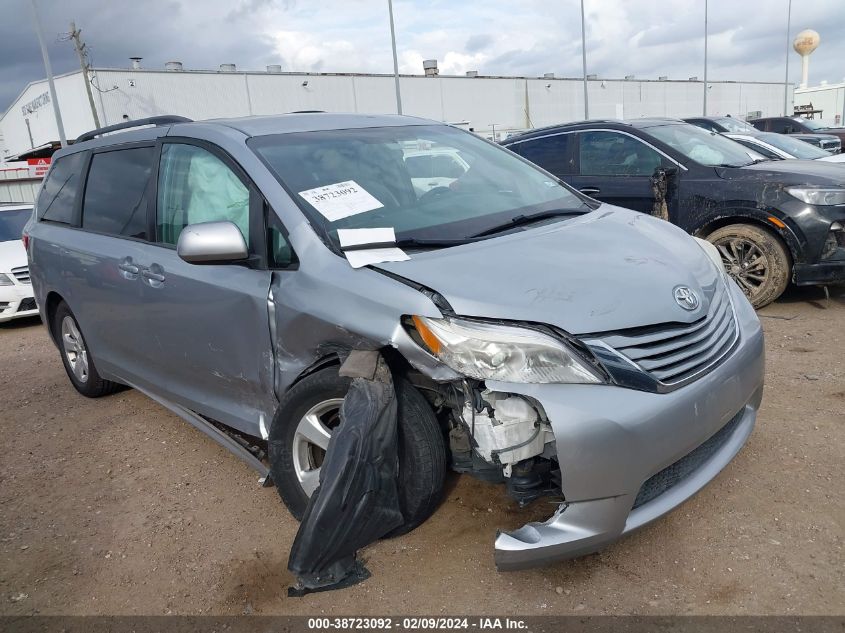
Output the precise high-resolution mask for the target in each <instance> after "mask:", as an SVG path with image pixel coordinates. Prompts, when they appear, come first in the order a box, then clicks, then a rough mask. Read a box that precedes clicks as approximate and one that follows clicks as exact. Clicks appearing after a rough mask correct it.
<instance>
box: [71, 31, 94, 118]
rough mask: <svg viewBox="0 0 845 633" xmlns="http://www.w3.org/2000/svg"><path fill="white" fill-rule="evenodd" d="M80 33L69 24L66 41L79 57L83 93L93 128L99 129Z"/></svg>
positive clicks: (84, 48) (86, 52)
mask: <svg viewBox="0 0 845 633" xmlns="http://www.w3.org/2000/svg"><path fill="white" fill-rule="evenodd" d="M81 35H82V31H81V30H79V29H77V28H76V22H71V23H70V33H68V35H67V39H69V40H73V47H74V48H75V49H76V54H77V55H78V56H79V67H80V68H81V69H82V79H83V80H84V81H85V92H87V93H88V103H89V104H90V105H91V115H92V116H93V117H94V127H95V128H98V127H100V117H99V116H98V115H97V107H96V106H95V105H94V95H93V94H92V93H91V79H90V77H89V76H88V72H89V71H90V70H91V68H90V66H89V65H88V50H87V49H86V47H85V42H83V41H82V38H81V37H80V36H81Z"/></svg>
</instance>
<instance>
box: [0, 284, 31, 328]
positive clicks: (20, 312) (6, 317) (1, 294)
mask: <svg viewBox="0 0 845 633" xmlns="http://www.w3.org/2000/svg"><path fill="white" fill-rule="evenodd" d="M30 306H31V307H30ZM37 314H38V307H37V306H36V305H35V299H34V298H33V296H32V286H28V285H19V284H15V285H13V286H2V287H0V323H4V322H5V321H10V320H12V319H17V318H18V317H26V316H35V315H37Z"/></svg>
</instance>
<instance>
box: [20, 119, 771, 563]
mask: <svg viewBox="0 0 845 633" xmlns="http://www.w3.org/2000/svg"><path fill="white" fill-rule="evenodd" d="M124 128H125V129H124ZM104 132H110V133H109V134H107V135H106V134H104ZM427 154H430V155H431V156H432V157H444V156H447V157H450V158H451V159H452V160H451V162H452V163H455V164H458V165H459V166H460V168H459V169H458V168H456V167H455V165H451V166H449V167H448V168H447V170H448V173H444V174H440V176H442V178H439V179H438V180H436V181H434V182H435V183H436V184H435V185H431V183H429V182H428V181H427V178H420V177H418V176H419V174H418V173H417V172H419V169H416V171H415V172H414V174H416V176H415V175H414V174H412V173H410V172H409V169H408V158H409V157H412V158H413V162H414V163H416V164H417V165H416V167H418V166H419V164H420V163H422V162H423V160H422V159H421V158H420V157H421V156H426V155H427ZM431 163H432V164H431V165H429V166H428V167H426V169H429V168H430V169H431V170H433V171H432V177H437V176H438V174H436V173H434V172H435V171H437V170H436V169H435V165H434V164H435V163H438V164H446V163H449V161H445V162H444V161H441V160H440V159H439V158H438V160H432V161H431ZM24 240H25V243H26V246H27V251H28V256H29V265H30V273H31V276H32V285H33V288H34V290H35V296H36V299H37V303H38V306H39V309H40V312H41V316H42V318H43V320H44V322H45V323H46V324H47V328H48V331H49V334H50V336H51V337H52V339H53V341H54V342H55V344H56V346H57V347H58V349H59V352H60V355H61V359H62V362H63V363H64V367H65V369H66V371H67V375H68V378H69V379H70V381H71V383H72V384H73V386H74V387H75V388H76V389H77V390H78V391H79V392H80V393H81V394H83V395H85V396H88V397H98V396H105V395H107V394H109V393H112V392H114V391H115V390H116V389H118V388H120V386H122V385H127V386H130V387H133V388H135V389H138V390H140V391H141V392H143V393H145V394H147V395H148V396H150V397H151V398H153V399H155V400H156V401H158V402H160V403H161V404H163V405H164V406H166V407H168V408H169V409H170V410H171V411H173V412H175V413H177V414H178V415H180V416H182V417H183V418H184V419H185V420H187V421H189V422H191V423H192V424H194V425H195V426H197V427H199V428H201V429H202V430H204V431H205V432H206V433H207V434H208V435H210V436H212V437H214V438H215V439H217V440H218V441H220V442H221V443H224V444H225V443H226V441H225V439H224V438H229V437H232V436H236V437H238V438H239V439H240V441H239V442H238V443H235V442H232V443H231V444H232V446H234V447H236V448H233V450H236V449H237V448H239V447H241V446H242V445H244V444H247V445H250V446H255V447H259V448H255V449H254V453H253V455H254V457H253V461H252V463H253V465H255V466H256V468H259V469H260V468H262V467H264V468H266V466H263V465H262V462H261V461H260V459H259V458H262V457H263V455H262V454H261V452H260V447H261V446H264V447H265V449H266V448H267V447H268V446H269V455H268V456H267V457H268V459H269V473H270V480H271V481H272V482H273V483H274V484H275V486H276V487H277V489H278V491H279V493H280V495H281V498H282V499H283V501H284V502H285V504H286V505H287V507H288V508H289V509H290V511H291V513H292V514H293V515H294V516H296V517H297V518H301V517H302V515H303V513H304V511H305V509H306V506H307V504H308V499H309V496H310V495H311V494H312V493H313V492H314V490H315V489H316V488H317V486H318V484H319V483H320V479H319V477H320V465H321V464H322V463H323V459H324V457H325V456H326V450H327V449H328V448H329V446H330V438H331V437H332V433H333V430H334V429H336V428H337V425H338V424H339V423H340V417H339V415H338V411H339V408H340V405H341V403H342V402H343V398H344V396H345V394H346V392H347V389H348V387H349V384H350V382H349V381H350V379H349V378H347V377H343V376H341V375H339V373H338V367H339V365H340V364H341V363H342V362H343V361H344V359H345V358H346V357H347V356H348V355H349V354H350V352H352V351H358V350H379V351H380V352H381V353H382V355H383V357H384V358H385V359H386V360H387V362H388V364H389V366H390V368H391V372H392V373H393V374H394V376H395V378H396V385H397V386H396V389H397V394H398V400H399V416H398V419H399V430H400V431H399V434H400V439H399V441H400V450H399V455H400V462H399V469H400V482H399V495H400V502H401V507H402V511H403V516H404V519H405V525H404V527H403V529H404V530H410V529H412V528H413V527H414V526H416V525H418V524H419V523H421V522H422V521H424V520H425V519H426V518H427V517H428V516H429V515H430V514H431V513H432V512H433V511H434V510H435V508H436V506H437V504H438V502H439V500H440V497H441V493H442V489H443V483H444V476H445V472H446V470H447V469H452V470H455V471H458V472H462V473H469V474H472V475H475V476H478V477H481V478H483V479H485V480H486V481H492V482H496V483H498V484H501V485H502V488H503V492H506V493H507V494H509V495H510V496H511V497H513V499H514V502H515V503H516V504H519V505H520V506H522V505H525V504H527V503H530V502H531V501H533V500H535V499H537V498H539V497H547V498H551V499H553V500H554V501H555V503H556V504H557V505H556V506H555V507H556V508H557V509H556V510H555V511H554V512H553V514H552V516H551V517H550V518H549V519H548V520H547V521H545V522H541V523H537V522H533V523H528V524H526V525H525V526H523V527H522V528H520V529H518V530H516V531H513V532H501V533H499V534H498V535H497V537H496V539H495V558H496V562H497V564H498V566H499V568H500V569H518V568H522V567H528V566H532V565H537V564H543V563H548V562H550V561H554V560H556V559H561V558H568V557H573V556H577V555H581V554H584V553H587V552H593V551H596V550H598V549H600V548H602V547H603V546H605V545H607V544H608V543H610V542H612V541H614V540H615V539H617V538H618V537H620V536H621V535H623V534H626V533H629V532H631V531H633V530H635V529H637V528H639V527H642V526H643V525H645V524H647V523H649V522H650V521H653V520H654V519H657V518H658V517H660V516H661V515H663V514H665V513H666V512H668V511H670V510H672V509H673V508H675V507H677V506H678V505H679V504H681V503H682V502H684V501H685V500H687V499H689V498H690V497H691V496H692V495H694V494H695V493H696V492H697V491H699V490H700V489H701V488H702V487H704V486H705V485H706V484H707V483H708V482H709V481H710V480H712V479H713V478H714V477H715V476H716V475H717V474H718V473H719V471H720V470H721V469H722V468H723V467H724V466H726V465H727V464H728V462H730V461H731V460H732V459H733V457H734V456H735V455H736V454H737V453H738V452H739V450H740V449H741V447H742V446H743V444H744V443H745V441H746V440H747V438H748V437H749V435H750V433H751V431H752V428H753V426H754V422H755V418H756V415H757V410H758V407H759V405H760V400H761V396H762V390H763V334H762V331H761V328H760V323H759V321H758V319H757V317H756V315H755V313H754V310H753V309H752V307H751V305H750V304H749V302H748V300H747V299H746V298H745V296H744V295H743V293H742V292H741V291H740V290H739V288H738V286H737V285H736V284H735V283H734V282H733V281H732V280H730V279H729V278H728V276H727V275H726V273H725V270H724V268H723V266H722V262H721V258H720V257H719V254H718V252H716V250H715V249H714V248H713V247H712V246H711V245H709V244H707V243H705V242H702V241H700V240H696V239H695V238H693V237H690V236H689V235H687V234H686V233H685V232H684V231H683V230H681V229H679V228H677V227H675V226H673V225H672V224H670V223H668V222H665V221H663V220H660V219H657V218H655V217H651V216H649V215H646V214H642V213H635V212H632V211H627V210H625V209H621V208H618V207H615V206H612V205H609V204H603V203H600V202H597V201H595V200H593V199H591V198H588V197H587V196H585V195H583V194H580V193H578V192H576V191H574V190H573V189H572V188H570V187H569V186H567V185H565V184H563V183H562V182H561V181H560V180H558V179H557V178H555V177H554V176H552V175H551V174H549V173H547V172H545V171H543V170H541V169H539V168H538V167H535V166H534V165H532V164H531V163H529V162H528V161H526V160H525V159H522V158H520V157H518V156H516V155H515V154H513V153H512V152H509V151H506V150H504V149H502V148H500V147H498V146H496V145H494V144H491V143H489V142H487V141H485V140H482V139H480V138H478V137H477V136H475V135H473V134H471V133H469V132H464V131H462V130H459V129H456V128H454V127H451V126H448V125H444V124H439V123H435V122H432V121H427V120H423V119H418V118H413V117H403V116H365V115H346V114H324V113H323V114H319V113H313V114H288V115H280V116H268V117H251V118H244V119H231V120H215V121H203V122H191V121H188V120H186V119H183V118H181V117H157V118H153V119H146V120H142V121H136V122H128V123H123V124H119V125H117V126H112V127H110V128H104V129H102V130H95V131H93V132H90V133H87V134H85V135H83V136H82V137H80V139H78V141H77V142H76V143H75V144H73V145H71V146H70V147H68V148H66V149H63V150H61V151H59V152H57V153H56V154H55V156H54V160H53V164H52V167H51V170H50V173H49V175H48V176H47V178H46V181H45V183H44V185H43V187H42V190H41V192H40V195H39V197H38V200H37V203H36V207H35V211H34V214H33V218H32V219H31V220H30V222H29V223H28V225H27V226H26V227H25V235H24ZM244 438H246V440H247V441H246V442H244V441H243V440H244ZM268 438H269V442H267V443H266V444H265V443H262V440H268ZM232 446H230V448H231V447H232ZM242 450H243V449H242ZM247 461H249V460H247ZM722 503H723V504H724V505H725V506H730V504H731V503H732V500H731V499H730V497H729V496H728V497H725V498H723V499H722Z"/></svg>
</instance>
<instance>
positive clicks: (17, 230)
mask: <svg viewBox="0 0 845 633" xmlns="http://www.w3.org/2000/svg"><path fill="white" fill-rule="evenodd" d="M31 215H32V205H0V323H3V322H5V321H9V320H11V319H16V318H18V317H26V316H35V315H37V314H38V306H37V305H36V304H35V298H34V296H33V294H32V284H31V283H30V281H29V266H28V264H27V261H26V249H25V248H24V245H23V241H21V231H23V227H24V224H26V222H27V220H29V218H30V216H31Z"/></svg>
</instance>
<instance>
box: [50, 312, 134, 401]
mask: <svg viewBox="0 0 845 633" xmlns="http://www.w3.org/2000/svg"><path fill="white" fill-rule="evenodd" d="M52 328H53V338H54V339H55V340H56V342H57V343H58V345H59V352H60V354H61V356H62V364H63V365H64V367H65V371H66V372H67V377H68V378H70V382H71V384H73V386H74V388H75V389H76V390H77V391H78V392H79V393H81V394H82V395H83V396H85V397H86V398H100V397H102V396H107V395H109V394H111V393H114V392H115V391H117V390H118V389H120V388H121V385H120V384H118V383H116V382H112V381H111V380H105V379H103V378H101V377H100V374H99V373H97V368H96V367H95V365H94V358H93V357H92V356H91V352H90V351H89V350H88V344H87V343H86V342H85V337H84V336H83V335H82V330H81V329H80V328H79V323H77V322H76V317H75V316H73V312H71V311H70V308H69V307H68V305H67V304H66V303H65V302H64V301H62V302H61V303H60V304H59V305H58V306H57V307H56V312H55V313H54V314H53V324H52Z"/></svg>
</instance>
